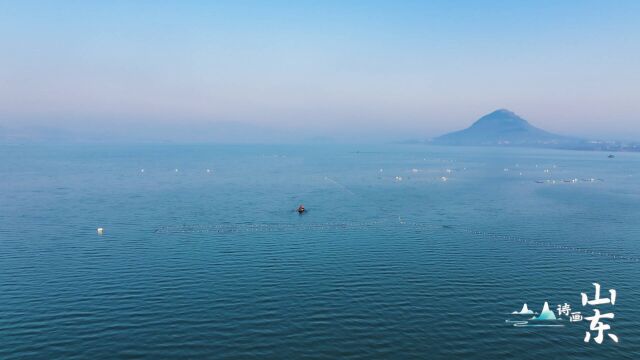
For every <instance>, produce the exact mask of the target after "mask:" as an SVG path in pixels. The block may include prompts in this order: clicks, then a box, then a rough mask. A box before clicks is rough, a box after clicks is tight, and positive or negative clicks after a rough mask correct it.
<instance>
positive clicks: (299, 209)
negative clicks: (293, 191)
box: [296, 204, 305, 214]
mask: <svg viewBox="0 0 640 360" xmlns="http://www.w3.org/2000/svg"><path fill="white" fill-rule="evenodd" d="M296 211H297V212H298V214H302V213H304V212H305V210H304V205H303V204H300V206H298V208H297V209H296Z"/></svg>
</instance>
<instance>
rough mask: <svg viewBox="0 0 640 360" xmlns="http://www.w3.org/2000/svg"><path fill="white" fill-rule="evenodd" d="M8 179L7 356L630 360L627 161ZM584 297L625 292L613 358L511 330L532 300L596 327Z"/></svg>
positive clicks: (232, 155) (131, 162) (100, 156)
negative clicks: (567, 309)
mask: <svg viewBox="0 0 640 360" xmlns="http://www.w3.org/2000/svg"><path fill="white" fill-rule="evenodd" d="M0 162H1V163H2V164H3V167H2V168H1V169H0V358H2V359H8V360H10V359H23V358H29V359H56V358H61V359H62V358H64V359H74V358H76V359H83V358H92V359H109V358H140V359H175V358H217V359H232V358H243V359H247V358H255V359H282V358H302V357H310V358H317V359H336V358H343V359H344V358H350V359H372V358H385V359H408V358H415V359H418V358H425V357H428V358H434V359H450V358H455V357H460V358H478V357H483V358H492V359H512V358H519V359H545V358H546V359H555V358H557V359H585V358H594V359H595V358H598V359H634V358H636V357H637V356H636V355H637V354H638V353H640V330H639V329H640V328H639V327H638V326H637V325H638V323H639V322H640V311H639V310H638V309H640V293H639V290H638V289H640V282H639V280H638V279H639V278H640V277H639V276H638V275H639V272H638V265H639V264H640V248H639V247H638V243H637V239H638V237H639V236H640V224H639V223H638V222H637V221H636V220H637V219H638V216H640V213H639V212H640V211H639V210H640V209H639V208H638V206H637V204H638V200H640V191H639V189H640V187H638V178H639V177H640V172H639V171H638V169H640V156H639V155H638V154H634V153H621V154H618V155H617V156H616V158H615V159H608V158H607V157H606V154H603V153H601V152H579V151H558V150H531V149H508V150H506V151H505V149H496V148H454V147H449V148H446V147H435V146H423V145H419V146H411V145H385V146H382V145H361V146H333V147H331V148H326V147H320V146H317V147H314V146H302V147H301V146H295V147H293V146H230V145H226V146H220V145H132V146H123V145H117V146H113V145H91V146H2V147H1V151H0ZM536 165H537V167H536ZM141 169H144V172H142V171H141ZM176 169H177V170H178V171H177V172H176ZM207 169H209V170H211V171H210V172H207V171H206V170H207ZM381 169H382V171H381ZM414 169H415V170H414ZM447 169H449V170H451V171H450V172H448V171H447ZM505 169H507V170H508V171H505ZM545 169H549V170H550V172H549V173H546V172H544V170H545ZM520 173H522V175H520ZM396 176H397V177H402V180H401V181H399V180H397V178H396ZM443 176H445V177H447V181H443V180H442V177H443ZM574 178H577V179H579V181H577V182H575V183H571V182H564V181H562V180H563V179H574ZM591 178H594V179H600V180H596V181H590V179H591ZM544 179H557V180H558V182H557V183H556V184H551V183H536V180H544ZM583 179H584V180H585V181H583ZM587 180H589V181H587ZM300 203H304V204H305V206H306V207H307V209H308V213H307V214H304V215H302V216H300V215H298V214H297V213H295V212H294V211H293V210H294V209H295V207H296V206H297V205H298V204H300ZM97 227H103V228H104V229H105V233H104V235H102V236H99V235H97V234H96V228H97ZM592 282H599V283H601V284H602V286H603V290H605V291H606V289H609V288H615V289H616V290H617V291H618V301H617V303H616V305H615V306H614V307H612V309H613V310H614V312H615V319H614V320H612V321H610V322H609V323H610V324H612V329H611V332H613V333H615V334H616V335H618V336H619V338H620V343H619V344H614V343H613V342H611V341H609V339H608V338H606V339H605V343H604V344H602V345H596V344H594V343H590V344H585V343H584V342H583V337H584V332H585V330H586V329H587V328H588V323H587V322H579V323H575V324H567V326H565V327H561V328H516V327H513V326H510V325H509V324H505V319H508V318H509V316H510V315H509V313H511V312H512V311H515V310H519V309H520V308H521V307H522V304H523V303H525V302H526V303H527V304H528V305H529V308H530V309H532V310H535V311H540V310H541V309H542V305H543V303H544V302H545V301H548V302H549V304H550V306H551V309H552V310H555V306H556V304H562V303H564V302H568V303H570V304H571V305H572V307H573V308H574V310H577V311H580V310H582V311H583V312H584V313H585V314H588V313H589V312H591V309H590V308H582V306H581V304H580V292H586V293H588V294H590V296H592V295H593V287H592V285H591V283H592ZM603 295H604V294H603Z"/></svg>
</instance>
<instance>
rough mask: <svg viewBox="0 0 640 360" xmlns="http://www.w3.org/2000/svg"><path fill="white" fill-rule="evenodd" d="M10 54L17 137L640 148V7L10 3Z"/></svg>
mask: <svg viewBox="0 0 640 360" xmlns="http://www.w3.org/2000/svg"><path fill="white" fill-rule="evenodd" d="M0 47H1V49H2V52H1V54H2V55H1V56H0V126H4V127H5V128H7V127H8V128H15V127H34V126H47V127H52V128H62V129H69V130H73V131H76V132H78V131H80V132H82V131H94V132H102V131H104V132H106V133H126V132H130V133H136V134H144V133H149V134H153V133H154V131H155V132H157V133H162V132H163V131H166V134H165V135H166V136H171V134H172V133H176V131H177V129H180V131H183V134H188V133H189V132H190V131H191V132H193V131H196V130H198V129H205V128H209V127H213V128H216V126H222V127H225V128H226V127H231V128H232V131H231V133H233V132H236V133H237V132H243V131H245V130H246V129H249V130H247V131H254V132H256V133H258V134H269V131H268V130H267V129H272V131H275V132H276V133H277V132H279V131H286V133H290V134H298V136H353V137H357V136H365V137H366V136H372V137H375V136H378V137H384V136H389V137H396V138H400V137H406V136H409V137H414V138H418V137H422V138H426V137H431V136H435V135H439V134H441V133H443V132H447V131H451V130H455V129H458V128H462V127H466V126H468V125H469V124H470V123H471V122H472V121H473V120H475V119H477V118H478V117H480V116H481V115H483V114H485V113H487V112H490V111H492V110H494V109H497V108H508V109H511V110H513V111H515V112H516V113H518V114H520V115H522V116H523V117H525V118H526V119H528V120H530V121H531V122H532V123H533V124H535V125H537V126H540V127H543V128H545V129H547V130H550V131H555V132H559V133H564V134H575V135H583V136H598V137H604V136H606V137H613V138H630V137H636V138H638V140H640V1H584V0H581V1H530V2H525V1H484V2H483V1H429V2H427V1H392V0H389V1H372V0H368V1H347V0H345V1H286V2H285V1H237V0H234V1H211V2H208V1H207V2H205V1H201V2H200V1H42V2H32V1H21V0H16V1H1V0H0ZM238 122H239V123H245V124H250V126H249V127H247V126H246V125H245V127H238V126H237V125H234V124H235V123H238ZM220 124H222V125H220ZM234 126H235V128H234ZM154 129H155V130H154ZM233 129H235V130H233ZM198 131H199V130H198ZM198 131H196V132H198ZM163 136H164V135H163ZM230 136H231V135H230ZM265 136H266V135H265Z"/></svg>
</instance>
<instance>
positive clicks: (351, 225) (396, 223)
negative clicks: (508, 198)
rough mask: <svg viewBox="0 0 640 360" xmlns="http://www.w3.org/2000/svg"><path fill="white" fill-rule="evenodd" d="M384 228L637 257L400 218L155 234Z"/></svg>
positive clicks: (180, 228)
mask: <svg viewBox="0 0 640 360" xmlns="http://www.w3.org/2000/svg"><path fill="white" fill-rule="evenodd" d="M381 227H384V228H385V229H390V230H393V229H397V228H403V229H422V230H438V231H441V230H447V231H456V232H462V233H467V234H471V235H474V236H481V237H483V238H486V239H494V240H502V241H510V242H518V243H522V244H527V245H535V246H539V247H545V248H550V249H557V250H565V251H571V252H575V253H580V254H587V255H592V256H599V257H605V258H609V259H613V260H622V261H632V262H640V257H638V256H634V255H627V254H621V253H617V252H614V251H607V250H602V249H593V248H588V247H580V246H574V245H566V244H561V243H557V242H554V241H549V240H536V239H531V238H528V237H525V236H515V235H505V234H497V233H492V232H486V231H480V230H476V229H470V228H465V227H460V226H455V225H443V224H433V223H421V222H411V221H403V220H402V219H401V218H398V219H397V220H390V219H386V220H378V221H365V222H326V223H305V224H294V223H223V224H211V225H198V224H195V225H176V226H163V227H160V228H158V229H156V230H155V231H154V232H155V233H157V234H197V233H201V234H202V233H213V234H229V233H264V232H291V231H307V232H308V231H312V232H323V231H336V230H361V229H376V228H381Z"/></svg>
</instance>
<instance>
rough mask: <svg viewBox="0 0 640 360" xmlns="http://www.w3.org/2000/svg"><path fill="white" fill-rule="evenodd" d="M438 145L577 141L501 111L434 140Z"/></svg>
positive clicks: (554, 145) (564, 143)
mask: <svg viewBox="0 0 640 360" xmlns="http://www.w3.org/2000/svg"><path fill="white" fill-rule="evenodd" d="M432 142H433V143H434V144H438V145H512V146H549V147H558V146H571V145H573V144H578V143H580V142H582V140H580V139H576V138H571V137H567V136H562V135H556V134H552V133H550V132H547V131H545V130H542V129H539V128H537V127H535V126H533V125H531V124H529V122H528V121H527V120H525V119H523V118H521V117H520V116H518V115H516V114H515V113H514V112H512V111H509V110H506V109H500V110H496V111H494V112H492V113H490V114H487V115H485V116H483V117H481V118H480V119H478V120H477V121H476V122H475V123H473V124H472V125H471V126H470V127H468V128H466V129H464V130H460V131H455V132H452V133H448V134H445V135H442V136H440V137H437V138H435V139H433V141H432Z"/></svg>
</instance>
